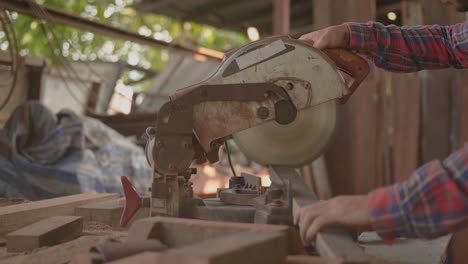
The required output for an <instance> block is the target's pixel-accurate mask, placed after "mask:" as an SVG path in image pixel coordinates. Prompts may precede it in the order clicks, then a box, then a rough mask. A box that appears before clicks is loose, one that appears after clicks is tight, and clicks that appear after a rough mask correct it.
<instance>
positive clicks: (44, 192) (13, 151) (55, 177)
mask: <svg viewBox="0 0 468 264" xmlns="http://www.w3.org/2000/svg"><path fill="white" fill-rule="evenodd" d="M122 175H125V176H128V177H129V179H130V180H131V181H132V182H133V184H134V185H135V187H136V188H137V190H138V191H139V192H140V193H144V192H145V190H146V189H147V188H148V187H149V186H151V185H150V183H151V180H152V173H151V169H150V167H149V166H148V164H147V162H146V158H145V156H144V153H143V150H142V149H141V148H139V147H138V146H136V145H134V144H133V143H132V142H131V141H129V140H128V139H126V138H124V137H123V136H122V135H120V134H119V133H117V132H116V131H114V130H112V129H111V128H109V127H107V126H106V125H104V124H103V123H101V122H100V121H98V120H95V119H92V118H88V117H79V116H78V115H76V114H74V113H73V112H71V111H68V110H63V111H60V112H59V113H58V114H57V115H54V114H53V113H52V112H51V111H50V110H48V109H47V108H46V107H45V106H44V105H42V104H40V103H38V102H28V103H25V104H23V105H21V106H19V107H18V108H17V109H16V110H15V111H14V112H13V113H12V115H11V117H10V118H9V120H8V121H7V123H6V124H5V126H4V128H3V129H0V197H23V198H25V199H28V200H39V199H47V198H53V197H58V196H63V195H71V194H76V193H83V192H112V193H122V190H121V186H120V176H122Z"/></svg>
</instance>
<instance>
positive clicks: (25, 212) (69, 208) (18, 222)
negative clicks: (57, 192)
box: [0, 193, 119, 235]
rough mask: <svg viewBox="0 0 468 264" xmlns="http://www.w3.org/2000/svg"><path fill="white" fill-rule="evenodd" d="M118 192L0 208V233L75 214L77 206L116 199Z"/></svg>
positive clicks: (82, 195)
mask: <svg viewBox="0 0 468 264" xmlns="http://www.w3.org/2000/svg"><path fill="white" fill-rule="evenodd" d="M118 196H119V195H118V194H112V193H107V194H77V195H71V196H64V197H59V198H54V199H48V200H42V201H36V202H29V203H23V204H17V205H12V206H5V207H1V208H0V235H4V234H6V233H9V232H11V231H13V230H16V229H19V228H21V227H23V226H26V225H29V224H32V223H34V222H36V221H39V220H42V219H44V218H47V217H51V216H56V215H74V212H75V207H77V206H80V205H84V204H89V203H95V202H100V201H106V200H110V199H115V198H117V197H118Z"/></svg>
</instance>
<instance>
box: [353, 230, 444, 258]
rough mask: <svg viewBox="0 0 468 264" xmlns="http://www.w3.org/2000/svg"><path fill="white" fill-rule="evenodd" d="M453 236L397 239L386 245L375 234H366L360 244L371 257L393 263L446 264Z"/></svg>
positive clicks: (363, 234)
mask: <svg viewBox="0 0 468 264" xmlns="http://www.w3.org/2000/svg"><path fill="white" fill-rule="evenodd" d="M451 237H452V235H445V236H442V237H439V238H435V239H431V240H426V239H412V238H404V239H396V240H395V241H394V242H393V243H392V245H391V246H390V245H388V244H386V243H385V242H384V241H382V239H381V238H380V237H379V236H378V235H377V233H375V232H364V233H361V235H360V236H359V242H360V244H361V246H362V247H363V248H364V249H365V251H366V253H367V254H368V255H370V256H373V257H376V258H379V259H384V260H386V261H388V262H391V263H413V264H423V263H424V264H443V263H446V260H447V253H448V245H449V243H450V240H451Z"/></svg>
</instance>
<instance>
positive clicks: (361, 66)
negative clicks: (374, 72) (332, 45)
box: [303, 40, 369, 104]
mask: <svg viewBox="0 0 468 264" xmlns="http://www.w3.org/2000/svg"><path fill="white" fill-rule="evenodd" d="M303 41H304V43H306V44H308V45H310V46H312V45H313V44H314V43H313V42H312V41H308V40H303ZM322 51H323V52H324V53H325V54H326V55H327V56H328V57H329V58H330V59H331V60H333V61H334V62H335V64H336V66H337V67H338V69H339V70H340V71H342V72H344V73H346V74H348V75H349V76H350V77H351V78H352V79H353V80H352V81H351V83H349V84H348V86H349V87H348V89H349V91H350V92H349V94H347V95H345V96H343V97H341V98H339V102H340V103H341V104H344V103H346V102H347V101H348V99H349V97H350V96H351V95H352V94H353V93H354V92H355V91H356V89H357V88H358V87H359V85H361V83H362V82H363V81H364V79H366V77H367V75H368V74H369V64H368V63H367V61H366V60H365V59H364V58H362V57H361V56H359V55H357V54H354V53H352V52H350V51H348V50H345V49H324V50H322Z"/></svg>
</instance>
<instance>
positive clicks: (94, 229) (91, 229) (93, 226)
mask: <svg viewBox="0 0 468 264" xmlns="http://www.w3.org/2000/svg"><path fill="white" fill-rule="evenodd" d="M109 231H112V227H111V226H110V225H106V224H103V223H100V222H95V221H86V222H84V224H83V233H94V234H96V233H101V232H109Z"/></svg>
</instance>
